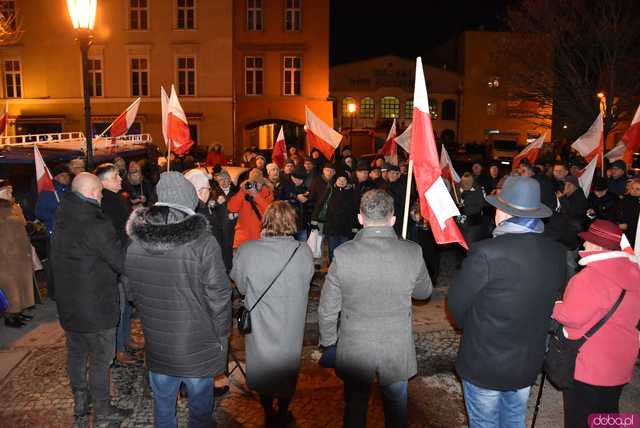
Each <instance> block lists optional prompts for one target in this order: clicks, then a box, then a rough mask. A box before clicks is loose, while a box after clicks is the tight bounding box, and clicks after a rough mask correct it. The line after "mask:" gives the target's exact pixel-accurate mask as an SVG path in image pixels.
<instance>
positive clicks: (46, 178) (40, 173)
mask: <svg viewBox="0 0 640 428" xmlns="http://www.w3.org/2000/svg"><path fill="white" fill-rule="evenodd" d="M33 159H34V160H35V162H36V182H37V187H38V193H41V192H53V194H54V195H56V199H57V200H58V202H60V199H58V193H57V192H56V188H55V187H54V185H53V178H52V177H51V173H50V172H49V168H47V165H46V164H45V163H44V159H43V158H42V155H41V154H40V150H38V145H37V144H34V145H33Z"/></svg>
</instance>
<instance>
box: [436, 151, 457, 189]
mask: <svg viewBox="0 0 640 428" xmlns="http://www.w3.org/2000/svg"><path fill="white" fill-rule="evenodd" d="M447 165H448V166H449V172H450V173H451V179H452V180H453V181H455V182H456V183H459V182H460V176H459V175H458V173H457V172H456V170H455V169H454V168H453V163H452V162H451V158H450V157H449V153H448V152H447V149H445V147H444V144H443V145H442V150H441V151H440V169H444V168H446V167H447Z"/></svg>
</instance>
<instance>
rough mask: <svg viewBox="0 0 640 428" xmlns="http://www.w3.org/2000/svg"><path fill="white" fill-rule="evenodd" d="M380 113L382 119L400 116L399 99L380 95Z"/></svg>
mask: <svg viewBox="0 0 640 428" xmlns="http://www.w3.org/2000/svg"><path fill="white" fill-rule="evenodd" d="M380 114H381V116H382V118H383V119H393V118H394V117H400V100H399V99H397V98H396V97H382V99H381V100H380Z"/></svg>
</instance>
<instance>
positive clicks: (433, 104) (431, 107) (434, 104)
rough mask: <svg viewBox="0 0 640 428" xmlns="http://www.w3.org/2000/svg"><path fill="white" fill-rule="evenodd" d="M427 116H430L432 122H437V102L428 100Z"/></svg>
mask: <svg viewBox="0 0 640 428" xmlns="http://www.w3.org/2000/svg"><path fill="white" fill-rule="evenodd" d="M429 114H431V119H432V120H437V119H438V118H439V117H440V115H439V114H438V101H436V100H429Z"/></svg>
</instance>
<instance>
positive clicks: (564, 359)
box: [544, 290, 626, 389]
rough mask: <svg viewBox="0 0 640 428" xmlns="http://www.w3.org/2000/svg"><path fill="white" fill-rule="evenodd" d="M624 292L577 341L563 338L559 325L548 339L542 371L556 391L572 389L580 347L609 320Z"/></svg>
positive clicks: (624, 291)
mask: <svg viewBox="0 0 640 428" xmlns="http://www.w3.org/2000/svg"><path fill="white" fill-rule="evenodd" d="M625 293H626V290H622V292H621V293H620V296H619V297H618V300H616V302H615V303H614V305H613V306H612V307H611V309H609V311H608V312H607V313H606V314H605V316H604V317H602V319H601V320H600V321H598V322H597V323H596V324H595V325H594V326H593V327H591V328H590V329H589V331H587V332H586V333H585V334H584V336H582V337H581V338H580V339H577V340H571V339H568V338H566V337H565V336H564V333H563V332H562V325H559V326H558V327H557V328H556V329H555V330H554V331H553V333H551V335H550V337H549V346H548V348H547V353H546V355H545V357H544V371H545V373H546V374H547V377H548V378H549V380H550V381H551V383H553V384H554V385H555V386H556V387H557V388H558V389H570V388H571V387H573V377H574V373H575V370H576V358H577V356H578V352H579V351H580V348H581V347H582V345H584V344H585V342H586V341H587V340H588V339H589V338H590V337H591V336H593V335H594V334H595V333H596V332H597V331H598V330H599V329H600V328H601V327H602V326H603V325H604V323H606V322H607V320H608V319H609V318H611V316H612V315H613V314H614V312H615V311H616V309H618V306H620V303H622V299H623V298H624V295H625Z"/></svg>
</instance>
